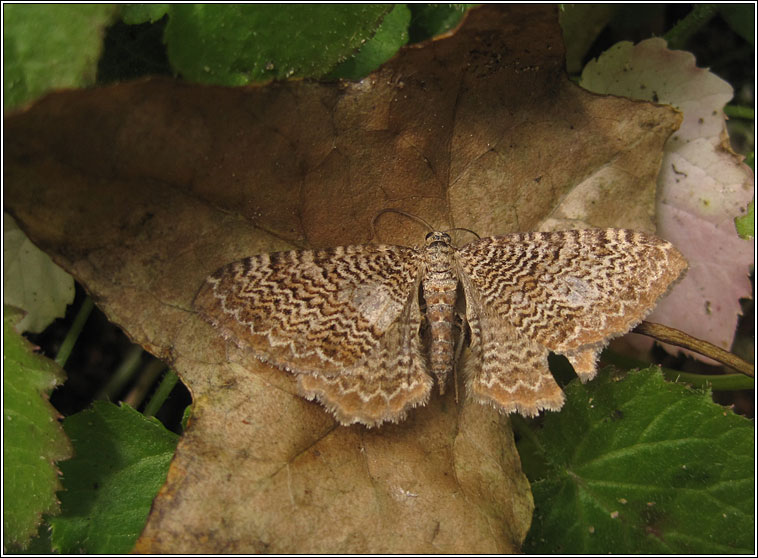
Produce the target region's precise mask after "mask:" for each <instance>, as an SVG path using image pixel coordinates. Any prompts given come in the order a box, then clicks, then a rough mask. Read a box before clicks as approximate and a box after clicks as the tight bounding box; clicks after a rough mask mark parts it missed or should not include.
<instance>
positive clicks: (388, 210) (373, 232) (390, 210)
mask: <svg viewBox="0 0 758 558" xmlns="http://www.w3.org/2000/svg"><path fill="white" fill-rule="evenodd" d="M385 213H397V214H398V215H402V216H404V217H408V219H412V220H413V221H416V222H417V223H421V224H422V225H424V226H425V227H426V228H427V229H429V232H432V231H434V227H432V226H431V225H430V224H429V223H428V222H427V221H425V220H424V219H422V218H421V217H419V216H418V215H413V214H412V213H408V212H406V211H403V210H402V209H395V208H394V207H387V208H385V209H382V210H381V211H380V212H379V213H377V214H376V215H375V216H374V219H373V220H372V221H371V238H376V226H375V225H376V222H377V221H378V220H379V217H381V216H382V215H383V214H385Z"/></svg>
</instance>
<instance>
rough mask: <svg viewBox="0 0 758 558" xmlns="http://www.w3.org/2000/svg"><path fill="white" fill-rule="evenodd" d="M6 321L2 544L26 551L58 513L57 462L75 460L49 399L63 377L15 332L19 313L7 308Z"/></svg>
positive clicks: (55, 367)
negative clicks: (49, 518)
mask: <svg viewBox="0 0 758 558" xmlns="http://www.w3.org/2000/svg"><path fill="white" fill-rule="evenodd" d="M4 313H5V315H4V317H3V488H4V494H3V545H4V546H8V545H9V544H16V545H20V546H21V547H24V546H26V545H27V543H28V542H29V539H30V538H31V537H32V536H34V535H35V534H36V532H37V527H38V526H39V524H40V523H41V521H42V514H43V513H44V514H52V513H57V511H58V500H57V498H56V495H55V493H56V491H57V490H60V487H61V486H60V481H59V479H58V469H57V467H56V466H55V462H56V461H60V460H63V459H68V458H69V457H71V445H70V443H69V441H68V439H67V438H66V435H65V434H64V432H63V429H62V428H61V425H60V424H59V423H58V420H57V418H58V412H57V411H56V410H55V409H54V408H53V406H52V405H50V403H49V402H48V400H47V397H48V396H49V394H50V392H51V391H52V390H53V388H54V387H55V386H57V385H59V384H61V383H63V381H64V380H65V374H64V373H63V370H61V368H60V367H58V366H57V365H56V364H55V363H54V362H53V361H51V360H50V359H47V358H45V357H43V356H41V355H38V354H35V352H34V348H33V346H32V345H31V343H29V342H28V341H27V340H26V339H24V338H23V337H21V336H20V335H19V334H18V333H17V332H16V330H15V328H14V325H15V323H16V322H17V321H18V320H19V318H20V317H21V312H20V311H19V310H16V309H14V308H11V307H9V306H4Z"/></svg>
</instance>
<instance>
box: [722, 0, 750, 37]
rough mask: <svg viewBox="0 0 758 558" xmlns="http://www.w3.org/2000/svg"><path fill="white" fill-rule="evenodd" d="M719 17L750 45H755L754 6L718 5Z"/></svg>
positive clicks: (748, 4)
mask: <svg viewBox="0 0 758 558" xmlns="http://www.w3.org/2000/svg"><path fill="white" fill-rule="evenodd" d="M718 10H719V13H720V14H721V17H722V18H724V20H725V21H726V22H727V23H728V24H729V27H731V28H732V30H733V31H734V32H735V33H737V34H738V35H739V36H740V37H742V38H743V39H745V40H746V41H747V42H749V43H750V45H751V46H752V45H755V4H754V3H753V2H750V3H747V4H720V5H719V6H718Z"/></svg>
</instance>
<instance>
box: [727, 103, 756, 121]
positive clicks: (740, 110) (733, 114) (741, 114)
mask: <svg viewBox="0 0 758 558" xmlns="http://www.w3.org/2000/svg"><path fill="white" fill-rule="evenodd" d="M724 114H726V115H727V116H728V117H729V118H744V119H746V120H755V110H754V109H753V107H743V106H740V105H726V106H725V107H724Z"/></svg>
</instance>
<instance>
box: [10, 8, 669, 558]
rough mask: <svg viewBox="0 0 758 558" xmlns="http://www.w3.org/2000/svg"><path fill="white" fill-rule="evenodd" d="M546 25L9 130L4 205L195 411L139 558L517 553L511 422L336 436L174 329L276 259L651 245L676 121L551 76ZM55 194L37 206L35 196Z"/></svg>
mask: <svg viewBox="0 0 758 558" xmlns="http://www.w3.org/2000/svg"><path fill="white" fill-rule="evenodd" d="M563 56H564V54H563V48H562V45H561V35H560V29H559V27H558V24H557V16H556V13H555V9H554V7H551V6H547V5H539V6H525V5H520V6H515V5H512V6H507V7H502V6H500V7H498V6H486V7H483V8H481V9H478V10H473V11H471V12H470V14H469V16H468V18H467V19H466V20H465V22H464V23H463V24H462V26H461V27H460V28H459V29H458V30H457V31H456V32H455V33H452V34H450V35H449V36H446V37H443V38H440V39H437V40H434V41H431V42H428V43H424V44H420V45H414V46H411V47H408V48H405V49H403V50H402V51H401V52H400V53H399V54H398V55H397V56H396V57H395V58H394V59H393V60H391V61H390V62H389V63H387V64H386V65H385V66H383V67H382V68H381V69H380V70H378V71H377V72H376V73H375V74H372V75H371V76H369V77H368V78H366V79H364V80H362V81H361V82H358V83H342V84H338V83H333V84H322V83H313V82H306V81H296V82H283V83H272V84H269V85H267V86H262V87H249V88H236V89H233V88H221V87H204V86H197V85H188V84H183V83H178V82H176V81H171V80H167V79H149V80H142V81H137V82H131V83H123V84H119V85H115V86H112V87H107V88H102V89H94V90H86V91H70V92H61V93H57V94H53V95H50V96H48V97H46V98H45V99H43V100H41V101H40V102H38V103H37V104H36V105H34V106H33V107H31V108H30V109H29V110H27V111H25V112H23V113H19V114H16V115H13V116H11V117H9V118H8V119H7V120H6V165H5V178H6V204H7V206H8V209H9V210H10V211H11V212H12V213H13V214H14V216H15V217H16V218H17V220H18V221H19V223H20V224H21V226H22V227H23V228H24V230H25V231H26V232H27V233H28V234H29V236H30V237H31V238H32V240H33V241H34V242H35V243H37V244H38V245H39V246H40V247H42V248H43V249H44V250H46V251H47V252H49V253H50V254H51V255H52V256H53V257H54V259H55V260H56V261H57V262H58V263H59V264H60V265H62V266H63V267H64V268H65V269H67V270H68V271H70V272H71V273H72V274H73V275H74V276H75V277H76V278H77V279H78V280H79V281H81V282H82V283H83V284H84V285H85V286H86V288H87V289H88V291H89V292H90V293H92V295H93V296H94V297H95V300H96V302H97V303H98V305H99V306H100V307H101V308H102V309H103V310H104V311H105V312H106V314H107V315H108V316H109V318H110V319H111V320H112V321H114V322H115V323H117V324H119V325H120V326H121V327H122V328H123V329H124V330H125V331H126V333H127V334H128V335H129V336H130V337H131V338H132V339H133V340H134V341H135V342H138V343H140V344H142V345H143V346H144V347H145V348H147V349H148V350H149V351H151V352H152V353H154V354H155V355H157V356H158V357H160V358H162V359H164V360H166V361H167V362H169V363H170V364H171V366H172V367H173V368H174V369H175V370H177V371H178V372H179V374H180V375H181V377H182V379H183V381H184V382H185V384H186V385H187V386H188V387H189V388H190V390H191V392H192V395H193V400H194V412H193V417H192V421H191V423H190V427H189V428H188V430H187V432H186V434H185V435H184V437H183V438H182V441H181V442H180V444H179V447H178V450H177V454H176V457H175V459H174V461H173V463H172V466H171V470H170V473H169V478H168V481H167V483H166V485H165V486H164V488H163V489H162V491H161V493H160V494H159V496H158V498H157V499H156V501H155V503H154V506H153V510H152V513H151V517H150V519H149V522H148V525H147V527H146V529H145V531H144V533H143V535H142V537H141V539H140V541H139V543H138V545H137V548H136V550H137V551H139V552H151V553H157V552H173V553H184V552H209V553H216V552H245V553H249V552H276V553H289V552H298V553H304V552H328V553H334V552H376V553H385V552H386V553H389V552H410V553H426V552H428V553H436V552H466V553H472V552H474V553H484V552H498V553H502V552H515V551H518V550H519V546H520V544H521V541H522V540H523V537H524V535H525V532H526V530H527V529H528V526H529V523H530V520H531V511H532V500H531V494H530V491H529V487H528V483H527V481H526V479H525V477H524V476H523V474H522V472H521V469H520V463H519V459H518V455H517V454H516V451H515V449H514V446H513V439H512V434H511V432H510V429H509V425H508V420H507V418H505V417H503V416H499V415H498V414H497V413H496V412H495V411H493V410H492V409H488V408H485V407H482V406H479V405H476V404H469V403H468V402H463V401H462V402H461V403H456V402H455V400H454V394H453V393H452V392H453V390H450V392H451V393H449V394H448V395H447V396H446V397H444V398H440V397H435V398H433V399H432V401H431V402H430V403H429V405H427V406H426V407H423V408H419V409H416V410H414V411H413V412H412V413H411V414H410V417H409V419H408V420H407V421H405V422H403V423H402V424H399V425H390V426H383V427H382V428H380V429H374V430H366V429H365V428H364V427H362V426H353V427H349V428H347V427H340V426H337V425H336V424H335V423H334V421H333V419H332V417H331V415H329V414H327V413H326V412H324V410H323V408H322V407H321V406H319V405H318V404H315V403H311V402H308V401H305V400H303V399H301V398H299V397H297V396H296V395H295V386H294V380H293V379H292V378H291V377H290V376H289V375H287V374H285V373H283V372H281V371H279V370H275V369H271V368H269V367H266V366H264V365H262V364H260V363H258V362H256V361H255V360H254V358H252V357H251V356H250V355H249V354H247V353H245V352H242V351H240V350H238V349H237V348H235V347H234V346H232V345H231V344H228V343H225V342H224V341H223V340H222V338H221V337H220V336H219V334H218V332H217V331H214V330H213V329H212V328H211V327H210V326H209V325H207V324H206V323H205V322H204V321H202V320H201V319H200V318H199V317H198V316H197V315H196V314H195V313H194V312H193V311H192V299H193V297H194V295H195V292H196V291H197V289H198V288H199V287H200V285H201V284H202V282H203V279H204V278H205V276H206V275H208V273H210V272H211V271H213V270H214V269H216V268H218V267H219V266H221V265H222V264H224V263H227V262H229V261H232V260H235V259H238V258H241V257H244V256H248V255H252V254H256V253H260V252H266V251H272V250H277V249H285V248H291V247H324V246H334V245H339V244H350V243H365V242H369V241H371V240H374V239H377V240H380V241H382V242H387V243H398V244H417V243H418V242H420V241H421V240H422V238H423V237H422V233H423V232H425V231H423V229H422V228H421V227H420V226H419V225H418V224H417V223H415V222H414V221H411V220H409V219H406V218H403V217H402V216H400V215H397V214H385V215H383V216H382V217H381V218H380V219H379V220H378V222H377V227H376V231H375V232H376V234H375V235H374V234H373V231H372V226H371V224H372V220H373V219H374V217H375V216H376V215H377V214H378V212H379V211H380V210H382V209H384V208H387V207H395V208H398V209H402V210H404V211H406V212H408V213H412V214H414V215H418V216H420V217H423V218H425V219H426V220H428V221H430V222H431V223H432V224H434V225H435V226H437V227H440V228H444V227H451V226H458V227H468V228H471V229H474V230H476V231H477V232H478V233H479V234H481V235H482V236H484V235H489V234H494V233H505V232H509V231H516V230H533V229H538V228H542V229H545V228H559V227H563V228H567V227H575V226H577V225H580V226H586V225H595V226H624V227H631V228H638V229H643V230H651V229H652V221H651V216H652V213H653V207H654V191H655V177H656V175H657V172H658V169H659V165H660V160H661V147H662V145H663V142H664V141H665V139H666V138H667V137H668V135H669V134H670V133H671V132H672V130H674V129H675V128H676V126H677V125H678V122H679V116H678V114H676V113H675V112H674V111H673V110H671V109H668V108H665V107H661V106H655V105H652V104H649V103H645V102H633V101H629V100H625V99H621V98H614V97H603V96H598V95H593V94H590V93H587V92H586V91H583V90H581V89H579V88H578V87H576V86H574V85H573V84H571V83H570V82H569V81H568V80H567V79H566V76H565V75H564V72H563ZM51 185H52V186H51Z"/></svg>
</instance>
